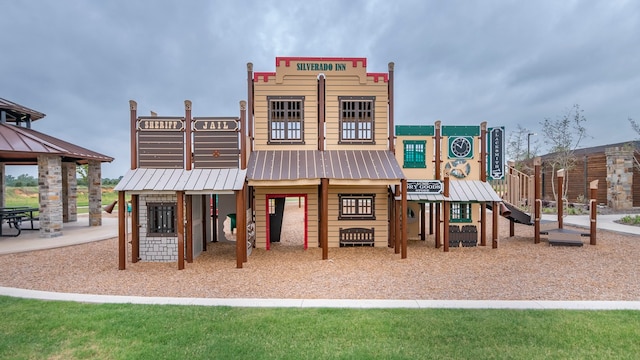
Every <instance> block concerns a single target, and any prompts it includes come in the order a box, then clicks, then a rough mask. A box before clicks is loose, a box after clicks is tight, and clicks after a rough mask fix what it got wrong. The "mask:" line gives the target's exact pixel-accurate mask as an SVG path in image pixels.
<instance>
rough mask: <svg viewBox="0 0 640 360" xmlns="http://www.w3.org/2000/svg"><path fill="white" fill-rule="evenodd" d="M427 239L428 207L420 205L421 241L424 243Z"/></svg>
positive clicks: (423, 204)
mask: <svg viewBox="0 0 640 360" xmlns="http://www.w3.org/2000/svg"><path fill="white" fill-rule="evenodd" d="M429 215H431V214H429ZM426 239H427V214H426V205H425V203H420V240H422V241H424V240H426Z"/></svg>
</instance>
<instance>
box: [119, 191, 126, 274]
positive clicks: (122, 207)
mask: <svg viewBox="0 0 640 360" xmlns="http://www.w3.org/2000/svg"><path fill="white" fill-rule="evenodd" d="M124 194H125V193H124V191H118V270H124V269H125V267H126V264H127V228H126V226H125V225H126V224H125V221H126V218H125V215H126V213H127V204H126V203H125V198H124Z"/></svg>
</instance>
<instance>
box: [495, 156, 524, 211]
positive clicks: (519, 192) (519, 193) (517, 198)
mask: <svg viewBox="0 0 640 360" xmlns="http://www.w3.org/2000/svg"><path fill="white" fill-rule="evenodd" d="M505 169H506V171H505V174H506V176H505V177H504V179H500V180H491V181H490V183H491V186H492V187H493V189H494V190H495V192H496V193H497V194H498V195H499V196H500V197H501V198H502V199H503V200H504V201H505V202H508V203H509V204H511V205H513V206H515V207H517V208H518V209H520V210H522V211H523V212H526V213H531V212H532V211H533V202H534V200H535V192H534V187H533V186H534V183H533V175H528V174H525V173H523V172H522V171H520V170H518V169H516V168H515V167H513V166H509V165H506V166H505Z"/></svg>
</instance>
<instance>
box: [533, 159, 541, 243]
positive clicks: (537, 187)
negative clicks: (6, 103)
mask: <svg viewBox="0 0 640 360" xmlns="http://www.w3.org/2000/svg"><path fill="white" fill-rule="evenodd" d="M541 167H542V160H541V159H540V157H539V156H538V157H536V158H535V159H533V192H534V203H533V213H534V214H533V231H534V240H533V243H534V244H539V243H540V217H541V213H542V203H541V201H542V199H541V192H542V190H541V187H542V183H541V180H542V175H541V171H540V170H541Z"/></svg>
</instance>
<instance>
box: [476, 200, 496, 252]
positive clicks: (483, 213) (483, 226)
mask: <svg viewBox="0 0 640 360" xmlns="http://www.w3.org/2000/svg"><path fill="white" fill-rule="evenodd" d="M493 209H494V210H493V213H497V212H498V209H496V208H493ZM480 246H487V203H484V202H483V203H481V204H480Z"/></svg>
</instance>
